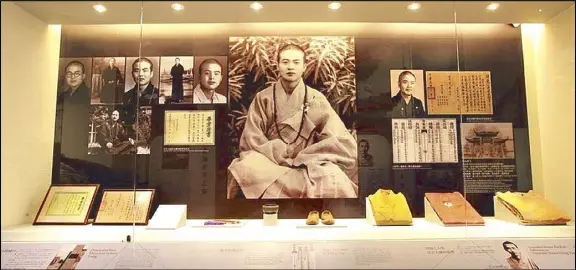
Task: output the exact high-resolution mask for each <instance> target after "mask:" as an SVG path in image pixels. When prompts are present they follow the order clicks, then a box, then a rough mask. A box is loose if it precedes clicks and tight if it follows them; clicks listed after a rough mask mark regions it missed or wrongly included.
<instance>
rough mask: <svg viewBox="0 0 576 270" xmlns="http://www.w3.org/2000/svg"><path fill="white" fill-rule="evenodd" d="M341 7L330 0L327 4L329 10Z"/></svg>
mask: <svg viewBox="0 0 576 270" xmlns="http://www.w3.org/2000/svg"><path fill="white" fill-rule="evenodd" d="M341 7H342V4H340V3H338V2H332V3H330V4H328V8H329V9H331V10H337V9H340V8H341Z"/></svg>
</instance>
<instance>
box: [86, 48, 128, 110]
mask: <svg viewBox="0 0 576 270" xmlns="http://www.w3.org/2000/svg"><path fill="white" fill-rule="evenodd" d="M125 65H126V58H124V57H95V58H93V59H92V79H91V80H92V83H91V84H92V95H91V104H116V103H122V95H123V93H124V78H125V76H124V75H125V73H124V72H125V71H124V67H125Z"/></svg>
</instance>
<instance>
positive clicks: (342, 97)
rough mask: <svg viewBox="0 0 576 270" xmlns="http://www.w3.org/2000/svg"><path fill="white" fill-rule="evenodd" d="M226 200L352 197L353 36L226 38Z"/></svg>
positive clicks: (354, 169) (354, 177) (354, 174)
mask: <svg viewBox="0 0 576 270" xmlns="http://www.w3.org/2000/svg"><path fill="white" fill-rule="evenodd" d="M228 62H229V69H228V70H229V73H228V77H229V81H228V83H229V84H228V89H229V91H230V94H229V95H230V114H229V124H228V127H229V134H228V136H229V137H230V140H231V145H230V152H229V155H230V160H231V163H230V165H229V167H228V182H227V185H228V192H227V198H228V199H236V198H238V199H241V198H245V199H280V198H283V199H297V198H356V197H358V170H357V167H358V164H357V163H358V161H357V159H358V149H357V142H356V136H355V134H356V132H355V131H354V130H353V127H354V123H353V120H352V118H353V117H352V116H353V114H354V113H355V111H356V74H355V69H356V67H355V43H354V38H353V37H340V36H338V37H278V36H251V37H230V39H229V61H228Z"/></svg>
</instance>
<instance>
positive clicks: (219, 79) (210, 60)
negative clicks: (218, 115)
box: [193, 56, 228, 104]
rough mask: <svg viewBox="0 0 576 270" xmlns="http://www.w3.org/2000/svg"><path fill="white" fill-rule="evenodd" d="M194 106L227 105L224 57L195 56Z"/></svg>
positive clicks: (226, 73)
mask: <svg viewBox="0 0 576 270" xmlns="http://www.w3.org/2000/svg"><path fill="white" fill-rule="evenodd" d="M194 70H195V71H196V76H195V77H194V94H193V96H194V97H193V99H194V102H193V103H194V104H227V103H228V91H227V89H228V88H227V86H228V85H226V81H227V77H228V76H227V75H228V72H227V59H226V56H196V61H195V62H194Z"/></svg>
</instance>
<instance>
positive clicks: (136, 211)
mask: <svg viewBox="0 0 576 270" xmlns="http://www.w3.org/2000/svg"><path fill="white" fill-rule="evenodd" d="M154 193H155V190H154V189H136V190H133V189H105V190H104V191H103V193H102V200H101V201H100V206H99V207H98V213H97V214H96V219H95V220H94V224H98V225H131V224H136V225H147V224H148V218H149V216H150V209H151V207H152V200H153V198H154Z"/></svg>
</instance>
